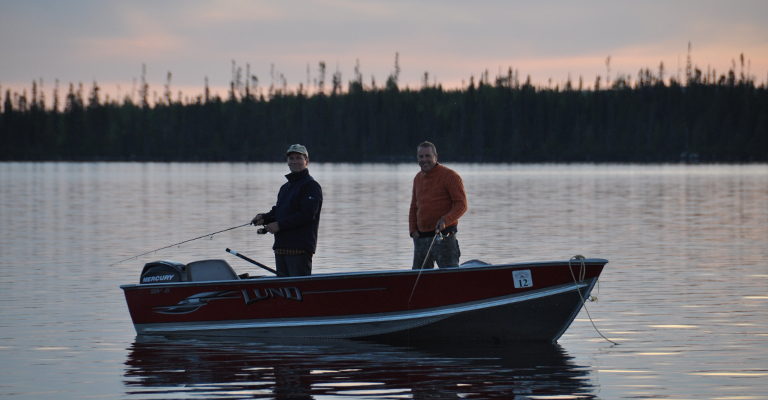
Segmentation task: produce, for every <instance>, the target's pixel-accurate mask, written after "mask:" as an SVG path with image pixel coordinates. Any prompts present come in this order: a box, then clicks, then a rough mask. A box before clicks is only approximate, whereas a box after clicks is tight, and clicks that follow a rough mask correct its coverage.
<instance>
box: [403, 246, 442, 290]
mask: <svg viewBox="0 0 768 400" xmlns="http://www.w3.org/2000/svg"><path fill="white" fill-rule="evenodd" d="M439 234H440V233H439V232H436V233H435V236H433V237H432V243H430V244H429V250H427V256H426V257H424V262H423V263H421V268H419V275H417V276H416V282H414V283H413V289H412V290H411V297H409V298H408V303H409V304H410V303H411V299H412V298H413V293H414V292H415V291H416V285H417V284H418V283H419V278H421V271H424V266H425V265H427V260H429V256H430V253H431V251H432V245H433V244H435V239H437V235H439Z"/></svg>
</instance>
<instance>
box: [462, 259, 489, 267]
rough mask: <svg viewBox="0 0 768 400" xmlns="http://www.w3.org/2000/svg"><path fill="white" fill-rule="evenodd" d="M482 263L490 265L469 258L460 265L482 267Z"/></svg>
mask: <svg viewBox="0 0 768 400" xmlns="http://www.w3.org/2000/svg"><path fill="white" fill-rule="evenodd" d="M483 265H491V264H488V263H487V262H485V261H480V260H469V261H467V262H463V263H461V265H460V266H461V267H482V266H483Z"/></svg>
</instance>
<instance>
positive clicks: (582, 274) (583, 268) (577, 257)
mask: <svg viewBox="0 0 768 400" xmlns="http://www.w3.org/2000/svg"><path fill="white" fill-rule="evenodd" d="M573 260H579V261H580V262H581V266H580V267H579V282H581V281H583V280H584V277H585V276H586V274H587V266H586V265H585V264H584V256H582V255H581V254H578V255H575V256H573V257H571V259H570V260H568V269H569V270H570V271H571V277H572V278H573V284H574V285H576V292H578V293H579V300H581V304H582V305H583V306H584V311H586V312H587V317H589V322H591V323H592V327H593V328H595V331H596V332H597V334H598V335H600V336H602V337H603V339H605V340H607V341H609V342H611V343H613V344H615V345H618V343H616V342H614V341H613V340H611V339H608V338H607V337H605V335H603V334H602V333H600V330H599V329H597V326H595V322H594V321H592V316H591V315H589V310H588V309H587V303H585V302H584V296H582V295H581V290H580V289H579V284H578V282H576V275H574V274H573V268H572V267H571V261H573Z"/></svg>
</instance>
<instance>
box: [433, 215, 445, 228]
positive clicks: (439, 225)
mask: <svg viewBox="0 0 768 400" xmlns="http://www.w3.org/2000/svg"><path fill="white" fill-rule="evenodd" d="M443 229H445V220H444V219H442V218H440V219H438V220H437V225H435V230H436V231H442V230H443Z"/></svg>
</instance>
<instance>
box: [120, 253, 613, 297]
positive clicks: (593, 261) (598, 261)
mask: <svg viewBox="0 0 768 400" xmlns="http://www.w3.org/2000/svg"><path fill="white" fill-rule="evenodd" d="M581 262H582V260H577V261H573V260H571V261H533V262H520V263H510V264H490V265H467V266H459V267H457V268H430V269H422V270H418V269H407V270H384V271H356V272H330V273H322V274H313V275H308V276H292V277H277V276H258V277H254V278H245V279H237V280H221V281H192V282H190V281H186V282H157V283H129V284H124V285H120V289H123V290H124V291H127V290H135V289H141V288H150V287H151V288H158V287H193V286H211V285H227V286H230V285H242V284H252V283H261V282H266V281H269V282H274V281H278V282H285V281H290V282H294V281H320V280H328V279H339V278H342V279H346V278H359V277H366V278H367V277H371V278H373V277H377V276H388V277H389V276H393V275H414V274H419V273H422V274H434V273H458V272H464V271H466V270H469V269H472V270H491V269H507V268H526V267H530V268H541V267H549V266H554V265H561V264H568V263H571V265H572V266H574V267H580V266H581ZM583 262H584V264H585V265H600V266H605V264H608V262H609V261H608V260H607V259H604V258H586V259H584V260H583Z"/></svg>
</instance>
